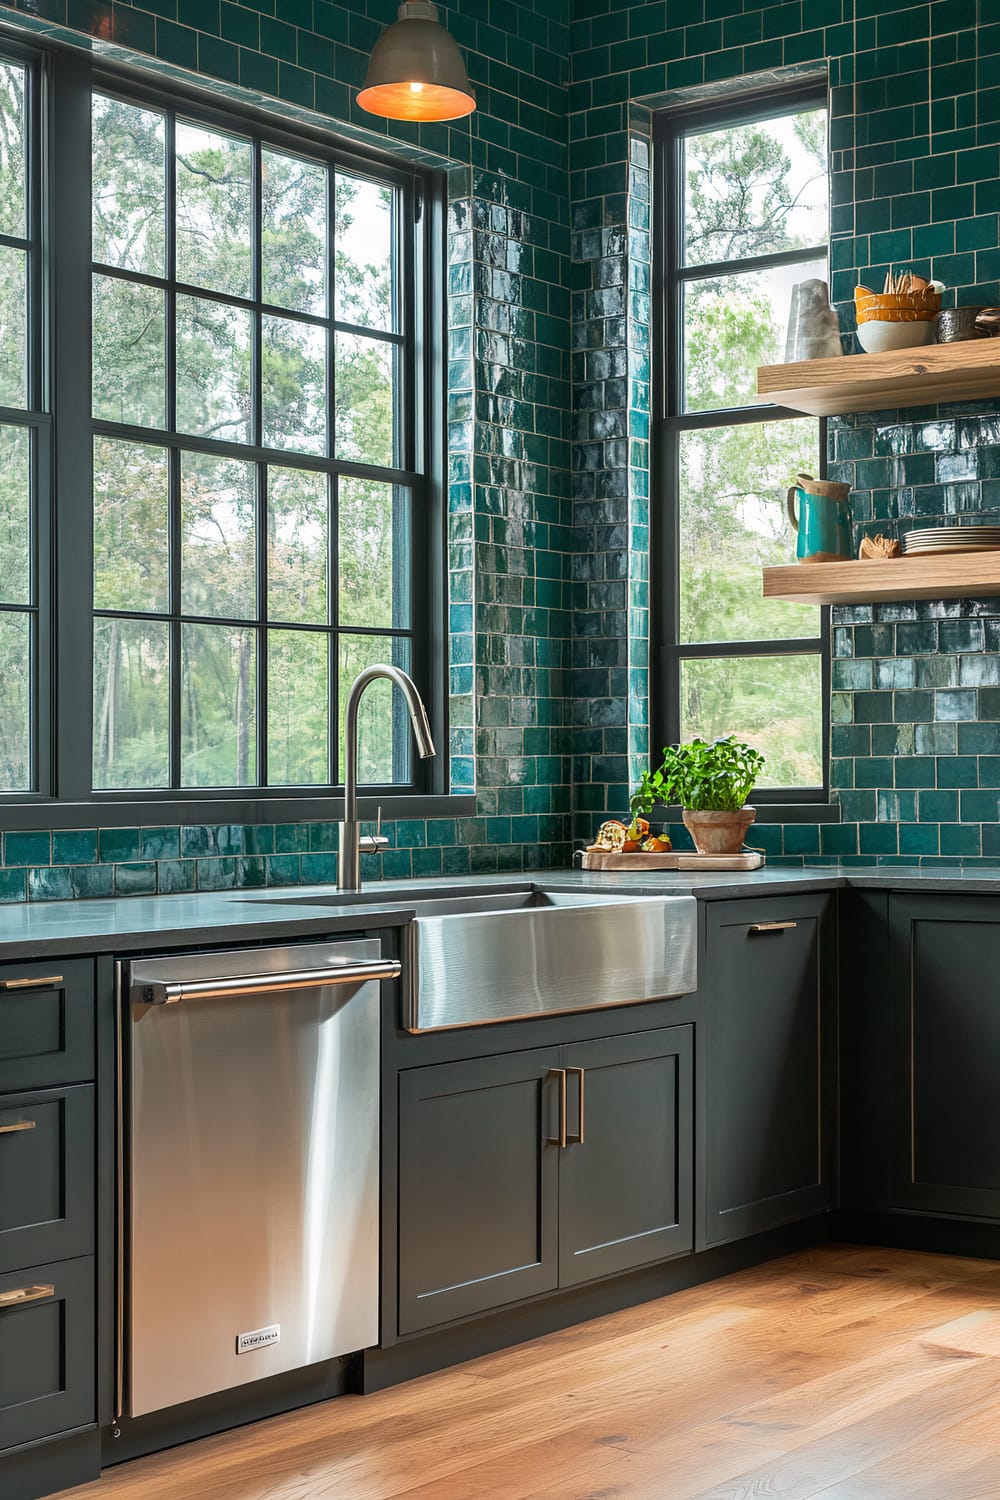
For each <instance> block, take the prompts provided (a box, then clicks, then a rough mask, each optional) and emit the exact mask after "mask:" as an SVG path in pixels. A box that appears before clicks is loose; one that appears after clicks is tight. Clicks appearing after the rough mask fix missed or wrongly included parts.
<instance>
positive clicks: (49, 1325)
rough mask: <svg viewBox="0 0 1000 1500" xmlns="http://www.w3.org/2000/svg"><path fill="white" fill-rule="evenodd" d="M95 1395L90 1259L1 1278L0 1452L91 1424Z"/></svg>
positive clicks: (86, 1257)
mask: <svg viewBox="0 0 1000 1500" xmlns="http://www.w3.org/2000/svg"><path fill="white" fill-rule="evenodd" d="M15 1292H22V1293H24V1296H23V1297H19V1298H17V1299H16V1300H12V1301H8V1300H7V1299H8V1298H9V1297H10V1295H11V1294H12V1293H15ZM95 1392H96V1383H95V1374H94V1262H93V1260H92V1258H91V1257H89V1256H85V1257H84V1258H83V1259H81V1260H70V1261H60V1262H57V1263H55V1264H49V1265H40V1266H33V1267H32V1268H31V1270H30V1271H17V1272H14V1273H9V1272H8V1273H5V1274H3V1275H0V1450H2V1449H4V1448H13V1447H16V1446H17V1445H18V1444H20V1443H32V1442H35V1441H36V1440H37V1439H38V1438H44V1437H52V1436H54V1435H55V1434H56V1433H59V1432H66V1431H68V1430H69V1429H70V1428H71V1427H82V1426H84V1425H85V1424H87V1423H89V1422H93V1421H95V1420H96V1394H95Z"/></svg>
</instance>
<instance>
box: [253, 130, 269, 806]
mask: <svg viewBox="0 0 1000 1500" xmlns="http://www.w3.org/2000/svg"><path fill="white" fill-rule="evenodd" d="M250 144H251V151H252V158H251V159H252V162H253V202H252V207H251V216H252V220H251V225H250V245H251V275H252V282H251V285H252V291H253V301H254V303H255V308H254V311H253V312H252V313H251V317H252V318H253V359H252V374H251V390H252V401H253V421H252V437H253V440H254V442H255V443H257V444H258V445H259V446H261V447H262V446H263V443H264V315H263V313H262V311H261V307H262V304H263V301H264V153H263V149H262V146H261V142H260V137H259V136H257V135H253V136H251V141H250ZM256 507H257V508H256V512H255V540H256V552H257V567H256V585H257V626H256V632H255V633H256V636H257V662H256V670H257V684H256V686H257V776H256V781H257V785H258V786H266V785H267V676H268V648H269V638H268V632H267V466H266V464H264V463H258V464H257V493H256Z"/></svg>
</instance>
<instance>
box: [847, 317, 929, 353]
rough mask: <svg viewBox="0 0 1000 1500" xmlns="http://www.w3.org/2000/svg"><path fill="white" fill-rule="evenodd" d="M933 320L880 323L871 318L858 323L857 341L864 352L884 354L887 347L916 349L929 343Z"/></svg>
mask: <svg viewBox="0 0 1000 1500" xmlns="http://www.w3.org/2000/svg"><path fill="white" fill-rule="evenodd" d="M933 333H934V320H933V318H931V319H929V320H928V321H926V322H922V323H880V322H877V321H876V320H875V319H872V320H871V322H869V323H859V324H858V343H859V344H860V345H861V347H862V349H864V351H865V353H866V354H884V353H885V351H886V350H887V349H916V348H918V347H919V346H920V345H921V344H929V343H930V341H931V338H932V336H933Z"/></svg>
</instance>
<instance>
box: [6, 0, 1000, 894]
mask: <svg viewBox="0 0 1000 1500" xmlns="http://www.w3.org/2000/svg"><path fill="white" fill-rule="evenodd" d="M395 9H396V3H395V0H343V3H335V0H279V3H278V4H273V3H269V0H256V3H252V0H219V3H217V0H176V3H175V0H102V3H92V0H7V3H3V0H0V14H3V15H5V16H6V18H7V19H8V20H10V21H13V22H17V21H21V22H22V23H23V24H24V25H25V26H26V27H28V28H33V29H35V30H36V31H37V30H42V31H45V30H47V31H49V32H51V33H52V34H55V35H60V33H59V32H58V28H68V30H66V31H65V32H64V33H61V34H62V35H63V36H64V38H65V39H73V40H75V41H76V42H77V43H78V44H82V45H89V44H90V41H91V39H93V38H99V39H100V42H101V46H102V48H103V49H104V50H105V51H106V53H107V55H108V57H109V59H110V60H112V61H113V60H114V58H115V56H116V49H119V54H120V55H121V56H125V53H126V49H131V50H132V51H134V52H136V53H139V54H145V55H146V63H147V65H148V66H149V67H151V68H152V69H153V70H154V71H155V72H158V73H159V74H160V75H161V78H162V80H163V81H165V82H166V81H169V78H170V77H171V76H172V74H171V70H173V69H178V68H180V69H185V70H191V71H196V72H198V73H200V74H201V77H202V80H203V81H204V80H209V81H211V82H212V83H213V84H214V86H215V87H216V88H217V89H218V90H219V91H220V93H221V94H222V95H223V96H224V97H230V98H236V97H239V98H245V97H249V99H250V102H258V103H264V104H265V105H267V104H269V105H270V106H271V107H273V106H274V103H275V101H278V102H279V103H280V106H281V108H282V110H283V111H284V112H285V113H286V114H287V115H288V117H289V118H291V119H295V118H297V117H298V118H301V117H304V114H306V113H308V112H309V111H317V112H318V114H319V116H320V117H325V123H326V124H327V125H329V126H330V128H332V129H334V130H336V131H338V132H340V133H341V134H342V135H344V136H345V137H348V138H352V139H355V140H368V141H374V142H376V143H377V144H378V145H380V146H382V147H388V148H389V149H392V150H395V151H398V152H400V153H402V154H404V155H407V156H409V157H410V158H412V159H413V160H417V161H424V162H427V161H430V162H432V163H435V164H437V163H445V164H447V165H448V167H449V183H450V203H449V215H448V224H447V233H448V260H449V290H450V298H449V360H448V397H449V404H448V413H447V416H448V450H449V505H448V510H449V528H450V529H449V565H450V578H451V613H450V622H449V623H450V628H451V643H452V653H451V663H450V686H451V704H450V708H451V724H452V731H451V746H450V748H451V773H452V789H453V790H455V791H456V792H463V793H468V794H470V795H471V794H473V793H474V794H475V796H476V814H475V816H474V817H469V818H463V819H458V820H455V819H447V818H444V819H433V820H429V821H426V822H425V821H424V820H420V819H407V820H405V821H401V822H391V821H390V822H388V823H387V824H386V832H387V834H388V837H389V839H390V849H389V850H388V851H387V854H386V857H385V858H384V859H383V861H382V863H381V866H380V865H379V864H378V862H377V861H372V860H366V862H365V863H366V872H365V877H366V879H371V878H376V877H377V876H378V874H379V873H382V874H384V875H391V874H400V875H403V876H409V875H411V874H413V875H425V874H426V875H431V876H433V875H437V874H444V875H452V874H462V873H468V872H469V871H470V870H477V871H487V872H488V871H496V870H501V869H519V868H523V867H545V866H546V865H565V864H566V863H567V862H568V859H569V853H570V848H571V840H572V838H573V837H574V836H575V837H578V838H582V837H586V836H589V835H590V834H591V833H592V831H593V826H594V822H595V820H599V819H600V817H601V816H603V815H608V814H620V813H622V812H623V811H624V810H625V806H626V800H627V793H628V788H629V784H630V783H631V782H633V781H634V780H635V779H636V777H637V775H638V772H639V770H640V768H641V766H642V765H643V764H644V762H645V759H646V756H647V755H648V752H649V743H648V740H649V722H650V719H649V650H648V641H649V634H650V607H651V606H650V597H649V553H648V548H649V528H650V524H651V519H652V520H653V521H654V522H655V521H656V520H658V519H659V518H658V517H657V516H656V514H655V507H656V505H657V500H658V497H657V494H656V487H655V485H651V484H650V470H649V464H650V446H649V443H650V417H651V402H650V379H651V362H650V348H651V343H652V341H653V328H654V324H653V319H654V313H655V307H654V303H653V300H652V294H651V287H652V285H653V278H652V274H651V272H652V266H651V259H650V257H651V245H652V232H651V230H652V223H651V202H652V199H653V197H654V193H655V178H654V174H653V172H652V158H651V141H650V136H651V130H650V127H651V119H652V116H651V107H652V106H655V105H657V104H659V103H661V102H664V101H665V102H670V103H678V102H683V99H687V100H689V101H693V100H695V99H697V98H698V97H702V96H704V95H706V94H707V93H708V92H711V91H713V90H714V91H718V90H726V89H728V88H730V87H731V85H732V84H733V82H734V81H735V80H739V79H741V78H743V77H745V76H746V75H749V74H763V73H765V72H767V73H768V76H769V77H770V76H771V71H772V70H776V69H781V70H784V73H785V76H789V77H791V76H819V75H821V74H824V73H825V74H826V75H827V76H828V77H829V80H830V83H831V85H832V92H831V103H832V109H831V146H832V150H833V152H834V162H833V166H834V208H833V217H832V227H833V241H832V246H831V261H832V266H833V278H832V279H833V293H834V296H835V298H836V300H837V302H838V306H839V311H840V313H841V318H842V326H843V327H844V329H845V331H848V330H850V329H851V328H852V327H853V321H852V320H853V309H852V305H851V296H852V291H853V287H854V284H855V282H856V281H857V280H858V279H859V277H862V276H863V277H864V278H865V279H868V280H878V279H880V277H881V276H882V274H884V271H885V269H886V268H887V264H888V262H889V261H890V260H893V261H899V260H901V259H904V260H907V261H912V263H913V264H914V268H915V269H917V270H920V271H923V272H924V273H925V274H928V275H937V276H940V277H941V278H942V279H944V280H945V281H947V282H948V285H949V291H948V293H947V294H946V302H948V301H954V300H956V299H957V300H959V301H964V302H972V301H981V302H989V303H996V302H997V301H1000V251H998V250H997V232H998V223H1000V217H998V215H1000V128H998V114H1000V110H998V109H997V108H996V107H994V101H993V97H992V96H993V93H994V92H995V90H994V89H993V88H992V86H991V85H990V79H991V77H992V74H991V71H990V70H992V68H993V65H994V63H995V61H996V57H997V56H998V55H1000V14H998V16H997V17H996V18H994V17H993V16H992V13H991V11H992V5H987V3H986V0H980V5H979V8H978V10H977V7H976V6H975V5H972V4H970V3H967V0H950V3H949V4H948V5H947V6H944V5H942V4H935V5H933V6H930V7H928V6H923V7H916V8H914V7H904V8H903V9H900V8H899V7H895V8H891V7H886V6H884V5H881V6H880V5H878V4H877V3H876V0H858V3H857V5H856V6H850V7H848V6H846V5H845V4H844V3H843V0H804V3H803V0H794V3H778V4H763V5H756V6H753V5H748V4H745V3H744V0H712V3H711V4H709V5H708V6H707V7H706V6H703V5H701V4H697V5H696V6H695V7H694V8H693V9H692V8H690V7H689V9H688V12H687V13H685V14H684V15H683V16H681V15H679V14H677V13H675V9H674V7H673V5H668V4H664V3H663V0H638V3H635V4H627V5H621V4H616V3H613V0H574V3H572V4H571V3H570V0H534V3H532V4H522V3H519V0H452V3H450V4H446V5H443V6H442V17H443V19H444V20H445V22H446V24H447V25H448V26H449V28H450V29H451V31H452V32H453V34H454V35H455V37H456V39H457V40H458V41H459V43H460V44H461V45H462V47H463V48H465V50H466V54H467V58H468V62H469V68H470V75H471V77H472V80H473V83H474V86H475V88H476V91H477V95H478V100H479V110H478V112H477V113H476V115H474V116H473V117H472V118H471V120H464V121H459V122H456V123H455V124H452V125H442V126H431V127H426V128H425V129H423V130H421V131H416V130H415V129H413V128H412V127H409V126H400V127H396V126H392V125H388V124H385V123H384V122H380V121H375V120H373V119H372V118H371V117H370V116H367V115H365V114H364V113H363V112H362V111H360V110H359V109H358V107H357V104H356V100H355V91H356V88H357V85H358V83H359V82H360V80H361V78H362V76H363V71H364V66H365V60H366V56H367V53H368V52H369V50H370V48H371V46H372V44H373V41H374V39H375V37H376V36H377V35H378V33H379V31H380V29H381V27H382V26H383V25H385V24H387V23H388V22H389V21H390V20H392V19H393V17H394V14H395ZM991 21H992V22H993V24H987V22H991ZM977 23H978V24H977ZM931 59H933V65H931ZM977 86H980V88H981V92H980V93H979V94H978V96H977V95H976V93H975V90H976V88H977ZM679 90H680V91H685V92H684V93H683V94H678V92H677V91H679ZM241 91H243V92H241ZM321 122H322V119H321ZM848 343H849V347H853V345H851V344H850V339H848ZM829 445H830V446H829V464H830V472H831V475H832V476H835V477H837V478H842V479H844V480H845V482H847V483H849V484H850V485H851V486H852V489H853V491H854V494H855V510H854V521H855V528H856V540H860V538H861V536H862V535H864V534H866V533H874V532H881V533H883V534H886V535H890V536H894V537H898V536H900V535H901V534H902V533H904V532H905V531H907V530H910V529H915V528H920V527H924V526H928V525H935V524H939V523H940V521H941V520H942V519H948V520H953V521H955V520H957V521H958V522H959V524H961V525H964V526H974V525H975V524H976V522H977V521H978V520H981V519H982V518H983V517H984V516H990V517H992V516H994V515H995V514H997V512H998V511H1000V415H998V412H997V406H996V403H988V404H979V405H976V404H972V405H966V406H964V407H961V408H942V409H941V410H940V411H938V410H934V409H931V410H925V411H921V412H905V411H903V412H894V411H886V412H881V413H871V414H865V415H861V416H858V417H852V418H844V419H839V420H833V421H831V422H830V424H829ZM651 509H652V510H653V512H654V514H653V517H652V518H651V515H650V511H651ZM832 634H833V663H832V672H833V684H832V694H831V706H832V713H831V717H832V721H833V723H832V739H831V748H832V759H831V774H830V779H831V784H832V786H833V788H834V795H835V796H839V797H840V800H841V811H842V814H843V821H842V822H841V823H840V824H839V825H830V824H824V825H822V826H819V825H817V824H801V823H795V824H787V825H785V826H782V825H780V824H763V823H762V824H761V825H760V826H759V827H758V828H757V829H756V830H755V833H756V835H759V841H760V843H761V846H762V847H765V848H766V851H767V853H768V857H769V858H771V859H777V860H789V861H796V862H800V863H801V862H802V861H804V860H811V859H825V860H830V861H832V860H835V859H837V858H846V859H852V858H854V859H861V858H879V859H885V860H892V859H904V858H905V859H927V860H932V859H933V860H939V859H940V860H960V859H973V860H974V859H976V858H980V857H985V858H989V857H993V858H995V857H996V855H997V854H998V852H1000V836H998V835H997V832H996V826H995V824H996V820H997V816H998V813H997V809H996V801H997V799H996V798H995V797H993V796H992V793H993V791H994V789H995V788H996V787H997V786H998V784H1000V772H998V769H997V768H998V766H1000V600H978V601H948V602H947V604H942V603H941V602H937V603H935V601H928V602H926V603H920V604H910V605H907V606H904V607H893V606H874V607H861V608H858V609H854V610H844V609H838V610H835V611H834V615H833V632H832ZM991 809H992V810H991ZM678 837H679V840H680V839H686V835H684V834H683V833H682V832H681V833H680V834H679V835H678ZM335 849H336V834H335V827H334V825H333V824H332V823H331V822H330V821H329V820H325V819H320V818H317V819H316V820H314V821H312V822H304V821H303V822H296V823H288V824H283V825H280V826H277V827H271V826H268V825H264V826H261V825H253V824H248V825H242V824H204V825H200V824H191V825H185V826H183V827H177V826H176V825H164V826H159V825H156V824H155V823H154V824H152V825H151V826H149V827H138V826H137V827H134V828H133V827H128V828H105V829H99V828H95V829H93V830H90V831H82V832H79V833H77V832H63V831H56V832H54V833H51V834H50V833H49V832H48V831H45V830H44V829H42V830H40V831H37V832H28V833H15V832H10V833H7V834H6V835H5V836H4V840H3V864H2V866H0V900H2V901H10V900H22V899H25V897H26V896H29V897H31V898H32V899H50V900H51V899H65V898H66V897H67V896H98V895H109V894H111V893H112V892H113V891H117V892H119V893H129V892H134V893H138V892H140V891H149V890H157V891H159V892H162V893H164V894H166V893H169V892H173V891H182V890H191V889H195V888H202V889H225V888H229V887H230V886H234V887H235V886H243V885H247V886H252V885H261V884H288V885H294V884H299V883H302V882H306V881H314V880H318V881H328V880H331V879H332V878H333V877H334V873H335V860H336V854H335Z"/></svg>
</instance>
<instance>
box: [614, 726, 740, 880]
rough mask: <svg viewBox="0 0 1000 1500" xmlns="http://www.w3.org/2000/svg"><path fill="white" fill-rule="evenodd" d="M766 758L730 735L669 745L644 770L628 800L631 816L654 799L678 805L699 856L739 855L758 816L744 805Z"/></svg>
mask: <svg viewBox="0 0 1000 1500" xmlns="http://www.w3.org/2000/svg"><path fill="white" fill-rule="evenodd" d="M763 769H764V757H763V755H761V753H760V751H759V750H754V749H753V748H752V747H751V746H750V745H747V744H746V743H744V741H742V740H737V739H736V738H735V736H733V735H727V736H726V738H725V739H719V740H712V741H708V740H702V739H694V740H691V741H689V743H688V744H686V745H668V746H667V747H666V749H665V750H664V752H663V761H662V764H661V765H659V766H658V767H657V768H656V770H655V771H645V772H644V773H643V777H642V782H641V784H640V786H639V789H638V791H637V792H636V793H635V795H634V796H633V798H632V803H631V806H632V814H633V817H635V816H637V815H638V814H639V813H640V812H646V811H648V810H650V809H651V808H652V807H653V805H654V803H656V802H667V803H675V804H679V805H680V807H681V811H682V816H683V818H684V826H685V828H686V829H687V830H688V832H689V833H690V835H691V837H692V839H693V840H694V846H695V848H696V849H697V850H698V853H699V854H739V852H740V850H741V849H742V847H743V840H744V838H745V837H746V831H747V829H748V828H749V827H750V824H751V823H752V822H753V820H754V818H755V817H756V816H757V813H756V810H755V809H754V808H752V807H747V806H746V805H745V804H746V800H747V798H748V797H749V795H750V793H751V792H752V791H753V788H754V783H755V782H756V780H757V778H758V776H759V775H760V773H761V771H762V770H763Z"/></svg>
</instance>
